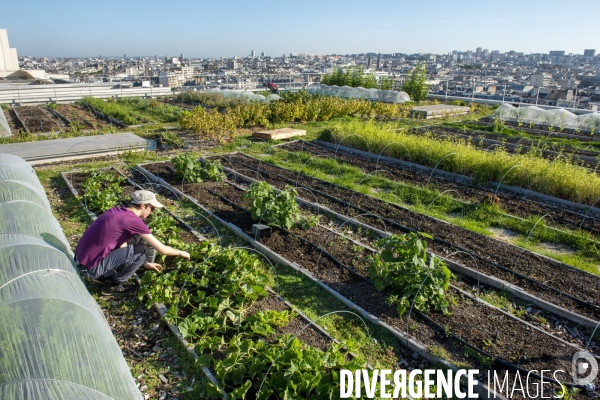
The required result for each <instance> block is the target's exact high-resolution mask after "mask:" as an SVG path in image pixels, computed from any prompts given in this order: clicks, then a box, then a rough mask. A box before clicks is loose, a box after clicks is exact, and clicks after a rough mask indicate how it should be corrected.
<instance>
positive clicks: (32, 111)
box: [13, 106, 64, 133]
mask: <svg viewBox="0 0 600 400" xmlns="http://www.w3.org/2000/svg"><path fill="white" fill-rule="evenodd" d="M13 111H14V112H15V114H16V115H17V116H18V117H19V119H20V120H21V122H22V123H23V125H25V126H26V127H27V129H28V130H29V132H31V133H39V132H60V131H62V130H64V126H63V124H62V121H58V120H55V119H54V118H53V117H52V116H51V115H50V114H49V113H48V111H46V110H43V109H42V108H41V106H19V107H14V108H13Z"/></svg>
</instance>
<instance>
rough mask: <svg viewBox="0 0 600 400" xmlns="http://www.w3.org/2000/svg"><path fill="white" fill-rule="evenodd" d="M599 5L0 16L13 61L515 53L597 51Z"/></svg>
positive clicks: (67, 7)
mask: <svg viewBox="0 0 600 400" xmlns="http://www.w3.org/2000/svg"><path fill="white" fill-rule="evenodd" d="M599 16H600V1H598V0H590V1H569V2H567V1H564V0H563V1H558V0H544V1H539V0H521V1H512V0H504V1H493V2H492V1H487V0H478V1H474V0H472V1H467V0H464V1H462V0H454V1H437V0H429V1H402V0H395V1H384V0H371V1H364V0H363V1H354V0H345V1H338V0H336V1H333V0H329V1H328V0H321V1H312V0H304V1H300V2H288V1H272V0H254V1H237V0H235V1H232V0H230V1H223V0H221V1H219V0H217V1H214V0H212V1H203V0H196V1H189V0H188V1H181V0H171V1H155V0H148V1H143V2H142V1H137V0H135V1H127V0H122V1H115V0H105V1H101V2H100V1H98V2H95V1H81V0H79V1H77V2H75V1H65V0H57V1H52V2H47V1H39V0H32V1H29V2H26V3H22V2H17V1H10V2H6V3H5V4H3V5H2V6H0V28H5V29H8V37H9V41H10V45H11V47H16V48H17V51H18V53H19V55H33V56H48V57H69V56H71V57H87V56H98V55H99V54H102V55H103V56H122V54H123V53H127V54H128V56H138V55H151V56H153V55H158V56H159V57H164V56H165V55H166V54H169V55H172V56H175V55H179V54H180V53H184V54H185V56H186V57H221V56H223V57H232V56H240V57H243V56H246V55H248V54H249V53H250V51H251V50H255V51H256V52H257V54H260V52H262V51H264V52H265V54H267V55H271V56H281V55H282V54H284V53H285V54H289V53H290V52H292V53H308V54H334V53H335V54H351V53H365V52H382V53H394V52H400V53H437V54H441V53H447V52H449V51H452V50H459V51H460V50H475V48H476V47H479V46H481V47H483V48H487V49H489V50H500V51H501V52H504V51H509V50H515V51H522V52H525V53H532V52H541V53H546V52H548V51H550V50H566V51H567V53H574V54H582V53H583V49H587V48H592V49H598V50H599V52H600V33H599V27H598V22H597V21H598V17H599Z"/></svg>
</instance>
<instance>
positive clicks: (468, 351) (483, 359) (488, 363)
mask: <svg viewBox="0 0 600 400" xmlns="http://www.w3.org/2000/svg"><path fill="white" fill-rule="evenodd" d="M463 352H464V353H463V354H464V356H465V357H473V358H475V359H476V360H477V361H478V362H479V364H481V365H483V366H484V367H486V368H492V367H493V366H494V361H495V359H494V357H488V356H484V355H483V354H480V353H479V352H478V351H476V350H473V349H472V348H470V347H469V346H464V347H463Z"/></svg>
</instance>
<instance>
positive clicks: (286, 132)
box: [252, 128, 306, 140]
mask: <svg viewBox="0 0 600 400" xmlns="http://www.w3.org/2000/svg"><path fill="white" fill-rule="evenodd" d="M304 135H306V131H305V130H302V129H292V128H281V129H273V130H270V131H259V132H254V133H253V134H252V136H253V137H257V138H261V139H263V140H281V139H287V138H291V137H294V136H304Z"/></svg>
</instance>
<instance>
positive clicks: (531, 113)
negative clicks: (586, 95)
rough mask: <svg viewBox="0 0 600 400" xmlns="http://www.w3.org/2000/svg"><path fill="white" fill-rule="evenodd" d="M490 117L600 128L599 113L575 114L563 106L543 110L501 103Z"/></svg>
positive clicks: (552, 124)
mask: <svg viewBox="0 0 600 400" xmlns="http://www.w3.org/2000/svg"><path fill="white" fill-rule="evenodd" d="M492 118H496V119H499V120H506V121H518V122H523V123H530V122H531V123H534V124H540V125H547V126H553V127H555V128H558V127H564V128H570V129H584V130H592V129H593V130H598V129H600V113H597V112H594V113H588V114H582V115H576V114H574V113H572V112H570V111H568V110H565V109H564V108H555V109H550V110H545V109H542V108H539V107H536V106H528V107H518V108H517V107H513V106H512V105H510V104H502V105H501V106H500V107H499V108H498V109H497V110H496V111H495V112H494V114H492Z"/></svg>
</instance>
